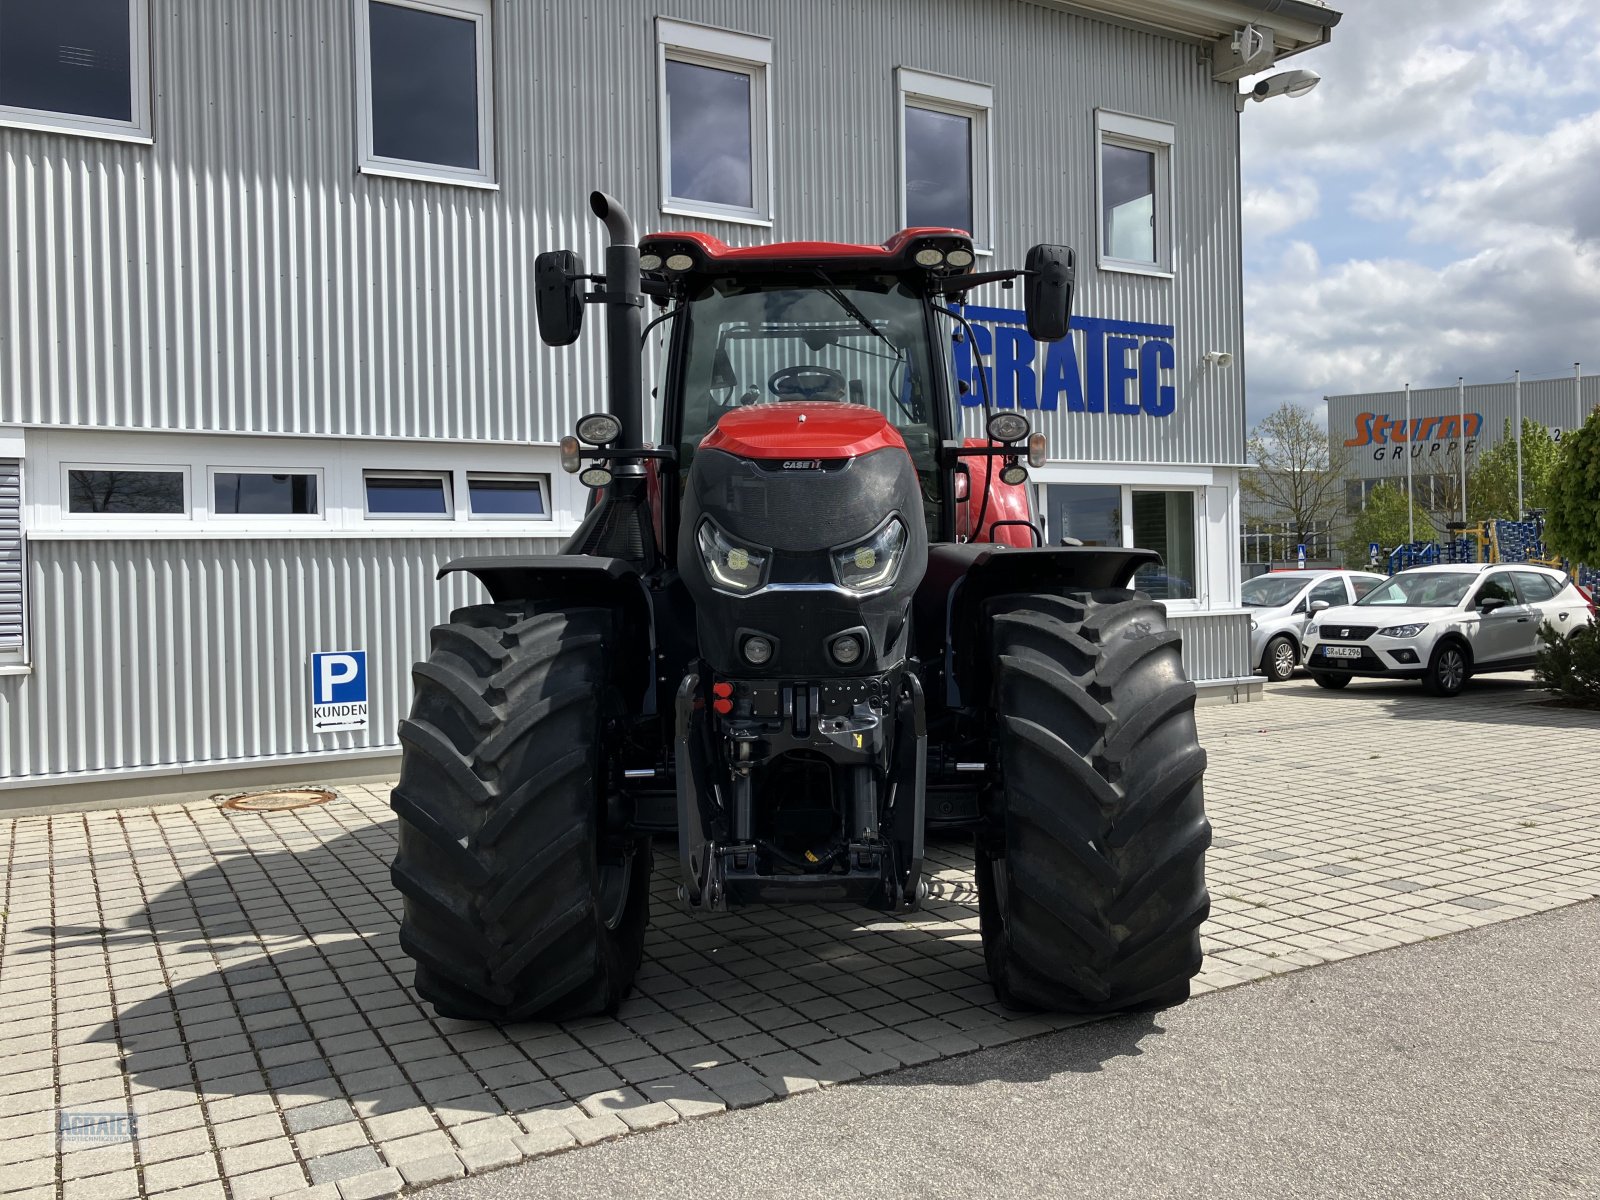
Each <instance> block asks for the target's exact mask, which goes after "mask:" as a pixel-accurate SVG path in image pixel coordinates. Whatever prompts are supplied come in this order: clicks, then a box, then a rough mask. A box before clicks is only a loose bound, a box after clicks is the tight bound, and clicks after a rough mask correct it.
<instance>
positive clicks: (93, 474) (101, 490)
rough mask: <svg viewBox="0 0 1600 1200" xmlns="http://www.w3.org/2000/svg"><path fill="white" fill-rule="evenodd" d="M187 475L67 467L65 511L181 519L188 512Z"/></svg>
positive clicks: (160, 470) (170, 470) (178, 470)
mask: <svg viewBox="0 0 1600 1200" xmlns="http://www.w3.org/2000/svg"><path fill="white" fill-rule="evenodd" d="M187 482H188V472H187V471H186V470H184V469H183V468H181V467H172V468H153V467H144V468H140V469H138V470H117V469H99V468H90V467H69V468H67V511H68V512H69V513H77V514H83V515H90V514H92V515H96V516H158V517H181V516H186V515H187V514H188V511H189V504H188V498H187V495H186V493H187V491H188V488H187V486H186V485H187Z"/></svg>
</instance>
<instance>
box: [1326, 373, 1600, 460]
mask: <svg viewBox="0 0 1600 1200" xmlns="http://www.w3.org/2000/svg"><path fill="white" fill-rule="evenodd" d="M1577 382H1578V381H1577V380H1575V379H1574V378H1573V377H1572V376H1571V375H1567V376H1558V377H1556V378H1553V379H1524V380H1523V381H1522V415H1523V416H1524V417H1525V418H1526V419H1528V420H1530V421H1536V422H1538V423H1539V424H1541V425H1544V426H1546V427H1547V428H1551V429H1559V430H1563V431H1564V430H1568V429H1575V428H1577V427H1578V426H1579V425H1581V424H1582V423H1583V421H1584V420H1585V419H1586V418H1587V417H1588V415H1589V414H1590V413H1591V412H1593V411H1594V409H1595V408H1596V407H1597V406H1600V375H1585V376H1583V378H1582V387H1581V388H1580V387H1578V386H1575V385H1576V384H1577ZM1461 404H1462V400H1461V397H1460V394H1459V392H1458V391H1457V389H1456V388H1454V387H1437V388H1413V389H1412V391H1411V416H1412V419H1413V420H1415V419H1417V418H1420V417H1436V416H1442V417H1450V416H1455V415H1456V414H1457V413H1459V412H1460V405H1461ZM1465 405H1466V411H1467V412H1469V413H1478V414H1480V415H1481V416H1482V417H1483V427H1482V429H1481V430H1480V431H1479V432H1478V435H1477V437H1476V438H1475V439H1474V440H1475V442H1476V446H1475V448H1474V453H1477V454H1481V453H1482V452H1483V451H1485V450H1487V449H1488V448H1489V447H1490V446H1493V445H1494V444H1495V443H1497V442H1499V441H1501V440H1502V439H1501V434H1502V433H1504V431H1505V425H1506V422H1507V421H1510V422H1512V423H1513V425H1515V422H1516V412H1517V393H1516V384H1515V383H1514V382H1513V381H1512V380H1509V379H1507V380H1502V381H1500V382H1498V383H1469V384H1468V385H1467V387H1466V398H1465ZM1362 413H1373V414H1376V415H1378V416H1381V417H1385V418H1387V419H1388V420H1390V421H1398V422H1402V423H1403V422H1404V420H1405V413H1406V396H1405V392H1404V391H1403V390H1402V391H1393V392H1357V393H1353V394H1351V395H1348V396H1329V397H1328V437H1329V439H1330V440H1331V441H1332V443H1333V446H1334V449H1335V450H1339V449H1340V448H1342V447H1343V446H1344V444H1345V442H1347V441H1361V440H1362V438H1361V430H1360V429H1359V428H1358V418H1359V416H1360V414H1362ZM1439 442H1440V439H1438V438H1431V439H1430V438H1422V439H1420V440H1419V441H1418V443H1417V444H1418V445H1419V446H1421V447H1422V449H1421V451H1420V452H1419V454H1418V457H1417V463H1418V464H1421V465H1418V466H1414V468H1413V470H1414V471H1415V470H1428V471H1440V470H1442V471H1449V470H1453V469H1455V463H1454V461H1452V460H1450V459H1449V455H1448V451H1449V449H1450V447H1449V445H1448V444H1444V445H1440V444H1439ZM1380 444H1381V445H1382V447H1384V449H1385V450H1386V453H1383V454H1382V455H1381V457H1380V455H1379V446H1380ZM1350 454H1351V459H1350V466H1349V469H1348V473H1349V474H1350V475H1352V476H1355V477H1359V478H1362V479H1382V478H1388V477H1393V476H1404V475H1405V473H1406V460H1405V456H1404V455H1403V454H1402V455H1400V456H1398V457H1396V456H1395V454H1394V439H1393V437H1390V436H1386V438H1385V440H1384V441H1383V442H1382V443H1379V442H1377V441H1376V440H1374V441H1372V442H1370V443H1368V444H1363V445H1360V446H1352V447H1350ZM1467 465H1468V467H1469V468H1470V467H1471V465H1472V458H1471V457H1470V456H1469V458H1468V462H1467Z"/></svg>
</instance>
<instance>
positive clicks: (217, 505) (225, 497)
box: [211, 471, 322, 517]
mask: <svg viewBox="0 0 1600 1200" xmlns="http://www.w3.org/2000/svg"><path fill="white" fill-rule="evenodd" d="M211 496H212V503H211V512H212V515H214V516H224V517H314V516H317V515H318V514H319V513H320V512H321V511H322V509H321V508H320V507H319V504H318V500H317V475H316V473H315V472H313V471H296V472H281V471H214V472H212V475H211Z"/></svg>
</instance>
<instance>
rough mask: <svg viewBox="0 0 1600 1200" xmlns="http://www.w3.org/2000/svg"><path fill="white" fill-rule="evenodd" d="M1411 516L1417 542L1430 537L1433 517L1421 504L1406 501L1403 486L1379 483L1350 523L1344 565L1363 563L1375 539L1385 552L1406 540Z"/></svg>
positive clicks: (1362, 564)
mask: <svg viewBox="0 0 1600 1200" xmlns="http://www.w3.org/2000/svg"><path fill="white" fill-rule="evenodd" d="M1408 508H1409V517H1408ZM1411 518H1414V519H1415V521H1416V530H1417V539H1418V540H1419V541H1428V540H1429V539H1431V538H1432V537H1433V536H1434V527H1433V519H1432V518H1431V517H1429V516H1428V514H1427V512H1426V511H1424V509H1423V508H1422V506H1421V505H1411V504H1409V503H1408V501H1407V500H1406V493H1405V489H1404V488H1400V487H1396V486H1395V485H1394V484H1392V483H1380V484H1379V485H1378V486H1377V487H1375V488H1373V489H1372V492H1371V493H1370V494H1369V495H1368V496H1367V506H1366V507H1365V508H1363V509H1362V510H1361V511H1360V512H1358V513H1357V514H1356V517H1355V520H1354V522H1352V523H1351V526H1350V534H1349V536H1348V537H1347V538H1346V539H1345V543H1344V561H1345V565H1346V566H1350V567H1356V566H1363V567H1364V566H1366V564H1367V546H1368V545H1370V544H1371V543H1372V542H1377V543H1378V545H1380V546H1382V547H1383V549H1384V552H1385V553H1387V552H1388V551H1390V550H1393V549H1394V548H1395V547H1396V546H1400V545H1403V544H1405V543H1406V542H1408V541H1410V540H1411Z"/></svg>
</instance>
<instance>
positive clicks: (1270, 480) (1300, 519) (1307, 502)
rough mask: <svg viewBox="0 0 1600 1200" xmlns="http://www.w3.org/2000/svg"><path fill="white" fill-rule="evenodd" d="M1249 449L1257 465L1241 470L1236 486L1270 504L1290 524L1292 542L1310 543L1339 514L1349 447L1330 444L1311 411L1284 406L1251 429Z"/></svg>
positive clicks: (1274, 514) (1260, 501) (1274, 517)
mask: <svg viewBox="0 0 1600 1200" xmlns="http://www.w3.org/2000/svg"><path fill="white" fill-rule="evenodd" d="M1247 451H1248V454H1249V458H1250V461H1251V462H1252V463H1253V464H1254V465H1255V467H1256V469H1255V470H1253V471H1246V472H1245V474H1244V477H1243V479H1242V480H1241V481H1240V486H1241V487H1242V488H1243V490H1244V493H1245V495H1246V496H1248V497H1249V498H1250V499H1252V500H1255V501H1257V502H1259V503H1260V504H1262V505H1263V506H1267V507H1269V508H1270V509H1271V511H1272V513H1273V519H1274V520H1278V521H1285V522H1287V523H1288V525H1289V530H1288V532H1289V537H1288V538H1287V541H1288V542H1289V544H1290V545H1291V546H1292V545H1294V544H1297V543H1300V542H1310V541H1312V540H1313V538H1312V535H1313V534H1314V533H1315V532H1316V531H1318V530H1319V529H1326V528H1327V526H1328V524H1329V523H1330V522H1332V521H1334V520H1336V519H1337V518H1338V516H1339V512H1340V506H1341V505H1342V504H1343V501H1344V475H1345V468H1346V467H1347V466H1349V463H1350V451H1349V450H1347V449H1346V448H1345V447H1343V446H1338V447H1334V448H1330V445H1329V438H1328V431H1327V430H1326V429H1324V428H1323V427H1322V426H1321V425H1319V424H1318V423H1317V418H1316V417H1315V416H1314V415H1313V414H1312V412H1311V410H1310V409H1308V408H1301V407H1300V406H1299V405H1297V404H1285V405H1282V406H1281V407H1280V408H1278V409H1277V411H1275V412H1273V413H1271V414H1269V415H1268V416H1265V417H1263V418H1262V419H1261V423H1260V424H1259V425H1257V426H1256V427H1255V428H1254V429H1252V430H1251V431H1250V438H1249V441H1248V443H1247Z"/></svg>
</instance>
